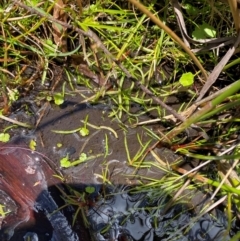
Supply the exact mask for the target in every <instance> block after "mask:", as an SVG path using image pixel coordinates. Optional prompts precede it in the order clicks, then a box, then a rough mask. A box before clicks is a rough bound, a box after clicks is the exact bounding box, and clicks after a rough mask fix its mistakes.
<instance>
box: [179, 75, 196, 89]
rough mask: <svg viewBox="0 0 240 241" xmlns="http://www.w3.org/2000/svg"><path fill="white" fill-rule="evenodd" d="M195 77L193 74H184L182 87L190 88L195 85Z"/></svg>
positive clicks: (181, 79) (181, 81)
mask: <svg viewBox="0 0 240 241" xmlns="http://www.w3.org/2000/svg"><path fill="white" fill-rule="evenodd" d="M193 80H194V75H193V74H192V73H191V72H188V73H184V74H183V75H182V76H181V78H180V80H179V82H180V84H181V85H182V86H190V85H192V84H193Z"/></svg>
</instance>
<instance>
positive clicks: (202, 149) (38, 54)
mask: <svg viewBox="0 0 240 241" xmlns="http://www.w3.org/2000/svg"><path fill="white" fill-rule="evenodd" d="M238 11H239V10H238V8H237V1H236V0H229V1H228V2H227V1H206V0H199V1H196V2H195V3H193V2H192V1H187V0H184V1H182V2H181V4H180V3H179V2H178V1H175V0H172V1H169V0H165V1H147V0H146V1H143V2H142V3H140V2H138V1H136V0H129V1H120V0H119V1H117V0H116V1H110V0H96V1H81V0H80V1H71V0H65V1H64V0H55V1H35V0H24V1H17V0H13V1H2V2H1V5H0V18H1V23H0V24H1V28H0V31H1V34H0V43H1V46H2V48H1V49H0V61H1V63H2V64H1V67H0V76H1V83H0V99H1V105H0V108H1V114H0V118H1V119H2V120H4V121H5V122H4V123H5V127H3V128H2V129H1V133H0V140H1V141H2V142H7V141H9V138H10V136H9V130H10V129H14V128H18V127H20V126H21V127H24V128H28V129H36V128H37V127H38V125H39V123H40V122H41V119H42V118H43V116H44V111H42V110H44V109H45V106H46V104H48V103H51V104H53V105H58V106H61V105H63V104H64V102H65V100H67V99H68V97H69V96H74V95H76V94H78V95H80V96H81V97H82V98H83V101H82V102H83V103H90V104H91V105H96V106H98V105H102V106H106V108H107V111H105V110H104V111H105V112H107V117H106V115H104V117H102V118H109V119H110V121H116V122H117V123H118V125H119V129H121V130H122V131H123V132H124V135H125V138H123V140H122V142H123V143H124V146H125V152H126V157H127V164H128V166H129V167H131V168H133V172H132V174H131V175H129V176H134V179H135V180H137V181H136V183H137V184H138V185H137V186H136V187H134V188H133V189H132V192H133V193H138V192H146V193H148V192H151V194H152V198H153V199H154V201H156V199H157V198H158V197H159V195H162V193H163V192H164V193H166V195H168V196H170V197H171V199H169V201H168V204H167V205H166V207H165V212H166V210H167V209H168V208H169V207H171V205H173V204H175V203H177V202H179V201H181V200H184V198H186V195H187V194H186V193H184V190H190V191H191V190H193V189H194V190H197V189H198V188H203V187H204V188H205V192H206V193H208V194H209V195H210V196H211V197H210V198H209V200H208V202H207V203H206V206H205V209H203V210H201V211H200V212H199V213H198V215H197V218H200V217H201V216H202V215H204V214H205V213H208V212H209V213H210V212H211V210H212V209H214V208H215V207H216V206H219V205H221V208H222V207H223V211H224V212H225V213H226V216H227V218H228V230H230V229H231V226H232V223H233V222H237V221H238V222H239V218H240V216H239V211H240V210H239V209H240V203H239V198H240V189H239V187H240V186H239V185H240V177H239V176H240V173H239V172H240V164H239V158H240V149H239V135H240V132H239V129H240V128H239V121H240V118H239V113H240V112H239V104H240V100H239V90H240V79H238V76H239V73H240V68H239V62H240V61H239V58H240V57H239V50H240V49H239V43H240V31H239V30H240V25H239V22H240V19H239V18H240V17H239V13H238ZM19 108H22V109H24V111H25V112H26V113H27V114H28V115H30V116H31V115H37V118H36V122H35V123H34V124H33V123H27V122H24V121H20V120H16V119H14V118H11V114H12V113H14V111H15V110H17V109H19ZM39 110H41V111H39ZM104 111H103V112H104ZM68 118H69V119H71V114H69V117H68ZM6 123H8V125H6ZM2 126H3V125H2ZM140 126H141V127H142V130H143V131H144V134H145V136H147V137H148V140H145V139H144V138H142V136H141V135H140V134H139V135H138V144H139V149H138V150H137V151H136V152H135V153H134V154H133V153H132V152H131V151H130V150H129V142H131V139H130V138H129V137H128V132H129V131H130V130H132V129H134V128H137V127H140ZM93 130H97V132H98V131H102V130H108V131H109V132H111V133H112V135H113V136H114V137H116V138H117V137H118V134H117V131H116V130H114V129H113V128H112V127H110V126H107V125H106V126H105V125H101V126H96V125H95V124H92V123H91V120H90V119H88V116H86V118H85V119H84V120H82V124H81V126H80V127H79V128H77V129H74V130H66V129H65V127H63V129H62V130H55V129H54V128H53V130H52V131H53V132H54V133H57V134H59V135H66V134H72V133H77V134H79V135H80V136H89V138H91V134H92V131H93ZM97 132H96V135H97ZM94 135H95V134H94ZM94 135H93V136H94ZM108 143H109V140H108V136H107V135H105V140H104V145H105V146H104V152H103V153H98V154H96V155H91V153H90V154H89V153H85V152H81V153H80V154H79V159H77V160H74V161H73V160H70V159H69V157H68V155H66V156H65V157H63V158H62V159H61V160H60V165H61V167H64V168H69V167H71V168H74V167H75V166H76V165H79V164H81V163H85V162H88V161H90V160H92V159H94V158H95V157H101V158H102V159H103V162H104V161H106V159H107V156H108V154H109V153H110V150H109V144H108ZM59 145H61V143H59ZM86 145H87V143H86ZM34 148H35V147H34ZM161 148H165V149H168V150H169V151H172V153H175V154H177V155H175V154H173V155H174V157H175V160H173V161H169V160H163V159H162V158H161V157H160V156H159V155H158V152H157V151H156V150H157V149H160V150H161ZM153 160H154V161H153ZM186 163H188V164H189V163H191V165H190V166H191V168H188V169H185V166H184V164H186ZM107 167H108V165H107V164H106V169H104V170H103V173H102V174H101V175H100V174H98V177H100V178H101V179H102V181H103V183H106V184H112V183H111V180H110V178H109V177H110V176H111V173H109V170H108V169H107ZM151 168H157V169H158V170H159V172H163V173H164V175H163V176H162V178H161V179H155V178H154V177H149V176H144V175H142V174H139V173H138V171H139V170H140V169H148V170H150V169H151ZM136 183H135V184H136ZM160 189H161V190H162V191H161V192H159V190H160ZM86 190H88V189H86ZM73 193H74V194H75V195H76V197H72V196H69V197H66V196H65V197H64V198H65V199H66V200H67V202H66V203H72V204H73V205H77V202H76V200H78V199H79V198H80V199H83V200H85V196H84V195H85V194H86V193H87V192H85V193H84V194H80V193H78V192H77V191H76V192H74V191H73ZM86 195H87V194H86ZM186 200H188V199H185V202H187V201H186ZM82 203H83V202H82ZM85 203H86V202H85V201H84V205H83V206H84V211H81V212H82V214H83V215H84V214H85V213H86V212H85V206H86V205H85ZM66 205H67V204H66ZM80 206H81V205H79V207H80ZM0 207H1V211H0V214H2V215H5V213H6V212H5V211H4V210H2V209H3V208H4V207H3V205H1V204H0ZM194 208H195V207H193V209H194ZM78 212H79V210H78ZM84 220H85V222H87V220H86V219H84ZM236 239H237V236H235V237H233V238H232V240H236Z"/></svg>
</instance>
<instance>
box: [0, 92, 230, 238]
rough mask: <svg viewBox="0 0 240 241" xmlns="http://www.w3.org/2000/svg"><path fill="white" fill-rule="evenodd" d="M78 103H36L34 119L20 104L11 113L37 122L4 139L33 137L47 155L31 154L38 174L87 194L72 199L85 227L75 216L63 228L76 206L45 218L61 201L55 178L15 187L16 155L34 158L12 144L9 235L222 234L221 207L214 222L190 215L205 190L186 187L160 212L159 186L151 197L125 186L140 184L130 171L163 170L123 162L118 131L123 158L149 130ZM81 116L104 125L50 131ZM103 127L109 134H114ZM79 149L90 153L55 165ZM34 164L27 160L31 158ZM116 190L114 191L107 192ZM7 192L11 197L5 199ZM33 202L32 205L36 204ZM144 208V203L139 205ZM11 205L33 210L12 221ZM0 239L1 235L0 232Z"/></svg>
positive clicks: (103, 107) (149, 174) (165, 153)
mask: <svg viewBox="0 0 240 241" xmlns="http://www.w3.org/2000/svg"><path fill="white" fill-rule="evenodd" d="M82 101H83V98H82V97H81V95H80V94H75V95H74V96H71V95H69V96H67V97H66V100H65V102H64V104H63V105H61V106H56V105H54V104H45V105H43V108H42V109H40V112H38V114H35V117H34V116H33V115H29V114H27V113H26V112H25V111H24V110H22V109H21V108H20V109H19V110H16V111H15V112H14V113H12V115H11V118H16V119H17V120H19V121H23V122H27V123H32V124H33V125H36V123H37V128H35V129H34V130H27V129H25V128H18V129H12V130H11V131H10V134H11V136H12V140H11V143H12V145H14V146H15V147H18V146H19V145H21V146H23V145H26V146H29V143H30V141H31V140H35V141H36V143H37V146H36V151H38V152H39V153H42V154H44V156H46V157H47V158H44V156H41V155H40V156H39V155H38V158H40V159H41V160H42V161H41V163H42V164H41V165H40V166H41V169H40V171H39V173H40V174H41V175H42V176H44V182H45V176H46V178H49V177H52V174H53V173H55V174H58V175H59V174H60V173H61V174H62V175H63V176H64V179H65V183H64V184H63V185H65V186H66V185H67V186H68V187H70V189H71V188H74V190H78V191H79V192H80V193H84V195H87V201H86V199H84V201H83V200H82V199H81V198H79V199H78V205H79V206H81V207H82V210H83V212H84V215H85V216H86V217H87V218H88V222H89V229H88V230H87V229H85V228H84V227H83V226H84V224H83V216H79V217H78V219H77V225H76V226H77V229H76V230H73V231H72V232H73V233H75V234H74V235H73V236H71V231H69V230H68V227H70V226H69V225H70V223H71V221H72V216H73V213H74V212H76V208H77V205H70V206H68V208H70V214H69V213H67V214H66V210H65V214H66V216H67V217H68V218H67V219H70V221H66V218H64V217H63V216H62V212H57V214H58V215H60V217H57V218H56V220H55V219H54V217H53V216H51V215H50V217H52V218H50V217H49V214H50V213H52V212H53V211H54V210H56V209H57V205H59V206H61V202H62V199H61V198H60V204H58V203H59V200H58V199H59V196H62V194H61V195H60V194H59V193H58V191H56V190H55V191H49V188H51V186H53V185H55V184H56V183H58V184H59V183H61V181H59V179H58V180H55V182H49V181H47V179H46V183H45V185H42V186H40V188H39V190H38V191H37V192H35V193H34V194H33V195H30V196H29V193H28V191H26V190H25V189H22V185H21V184H22V182H23V180H25V177H24V176H22V173H24V172H23V171H21V170H25V168H24V166H23V162H22V160H26V157H27V160H29V161H30V160H34V158H33V156H31V155H32V154H31V155H30V153H31V152H29V153H26V152H21V149H17V153H14V158H13V159H9V160H11V161H12V160H14V162H15V163H17V162H20V163H22V164H19V165H16V168H17V169H14V167H15V166H14V164H13V162H12V164H11V165H12V166H11V167H10V169H11V171H8V172H9V173H12V174H14V173H17V174H16V175H17V176H19V177H21V178H20V179H19V180H20V182H16V181H15V179H16V177H11V178H10V179H9V182H10V183H15V187H14V186H13V188H10V187H7V188H6V183H4V182H3V181H1V186H0V187H1V190H2V191H5V192H6V197H3V199H4V200H5V203H6V202H7V203H8V205H10V203H11V202H12V203H13V204H12V206H11V207H10V206H9V207H8V208H9V209H11V210H15V211H13V213H15V214H14V215H13V216H11V218H12V220H9V221H7V219H6V220H5V221H4V222H5V226H7V227H8V229H9V228H10V229H11V228H12V229H11V231H12V232H13V231H14V228H15V227H16V229H15V232H14V233H13V234H12V238H11V240H13V241H15V240H27V238H29V237H32V239H31V240H35V239H34V238H35V237H36V235H37V237H38V240H43V241H45V240H61V239H60V238H59V237H58V236H59V235H60V236H61V235H62V233H64V231H61V229H63V230H67V231H66V232H65V233H68V232H70V233H68V234H66V236H65V237H68V239H66V238H65V240H85V241H87V240H90V237H87V235H88V234H86V232H85V231H86V230H87V232H88V231H90V232H89V233H91V239H92V240H94V241H98V240H102V241H103V240H138V241H140V240H149V241H151V240H221V239H220V238H222V234H223V233H224V232H225V230H226V223H227V222H226V218H224V217H225V216H224V214H223V213H222V212H221V211H219V212H218V215H219V219H220V220H221V221H218V222H216V221H214V220H213V219H212V218H211V216H210V215H209V214H207V215H204V216H203V217H201V218H199V219H198V220H197V222H196V220H194V217H195V216H196V214H197V213H199V211H200V210H201V209H202V208H203V206H204V204H205V203H206V201H207V200H208V199H209V196H208V195H206V193H205V191H204V190H203V189H202V190H199V191H197V192H196V191H187V190H186V192H185V198H184V201H183V203H179V204H176V205H174V206H173V207H172V208H170V209H169V210H168V211H167V212H166V213H165V211H166V210H165V208H164V207H165V206H166V204H167V201H168V200H169V197H170V195H171V194H170V193H163V192H162V191H161V190H159V193H160V194H159V196H158V197H151V195H152V191H151V190H149V192H147V193H138V194H136V193H131V192H130V191H129V190H131V187H135V186H136V185H137V184H140V183H144V182H145V180H146V179H143V178H136V176H137V177H140V176H142V177H143V176H144V177H145V178H152V179H156V180H160V179H161V178H162V177H163V176H164V175H165V172H163V171H162V170H161V169H159V168H157V167H156V166H157V165H155V166H154V165H152V166H151V168H149V167H148V168H143V169H139V170H137V171H136V169H135V168H133V167H130V166H129V164H128V156H127V152H126V147H125V143H124V138H125V135H126V140H127V146H128V150H129V155H130V157H131V160H132V159H133V157H134V155H135V154H136V153H137V152H138V151H139V150H140V149H141V145H140V143H139V139H140V140H141V142H142V143H146V142H147V141H149V146H150V145H151V144H154V143H155V140H153V139H152V138H151V137H150V136H149V134H148V132H147V131H146V129H144V128H143V127H136V128H131V127H130V126H131V121H130V118H128V117H127V116H125V117H124V118H123V119H125V121H123V123H119V122H118V121H114V120H111V119H110V118H109V117H108V115H109V114H110V112H111V110H112V109H111V104H97V105H93V104H88V103H87V104H86V103H82ZM139 110H140V107H139V106H133V111H135V112H136V113H137V112H138V111H139ZM87 115H88V123H90V124H92V125H95V126H105V127H108V129H100V130H99V129H95V128H92V127H89V130H90V134H89V135H88V136H86V137H83V136H81V135H80V134H79V132H75V133H71V134H59V133H55V132H53V131H54V130H59V131H60V130H61V131H69V130H76V129H78V128H79V127H82V126H83V123H82V122H80V120H82V121H83V120H85V119H86V116H87ZM39 118H41V119H39ZM148 118H149V116H146V117H141V120H146V119H148ZM3 124H5V123H3ZM109 127H110V128H112V130H114V131H115V132H116V134H117V136H116V135H115V134H114V132H113V131H111V130H110V129H109ZM126 128H127V129H126ZM148 128H156V126H148ZM126 130H127V131H126ZM106 141H107V142H108V143H107V146H108V148H107V149H108V151H107V152H108V155H106ZM81 153H85V154H87V156H93V157H94V158H93V159H92V160H89V161H87V162H85V163H82V164H79V165H76V166H74V167H69V168H62V167H61V166H60V160H61V159H62V158H64V157H66V156H68V158H69V159H70V160H76V159H78V158H79V156H80V155H81ZM156 153H157V155H158V156H159V157H160V159H161V160H162V161H164V162H167V163H172V162H174V161H176V160H177V159H178V158H179V156H177V155H176V154H174V153H173V152H172V151H170V150H168V149H166V148H160V149H157V150H156ZM4 155H6V153H4ZM21 155H25V156H21ZM34 155H37V153H34ZM6 158H8V157H6V156H3V157H2V158H0V161H1V162H4V160H5V159H6ZM144 160H145V161H146V162H151V163H152V164H154V163H155V164H157V160H156V159H155V158H154V157H153V156H152V155H148V156H146V157H145V159H144ZM35 162H36V160H35ZM35 162H34V161H33V163H35ZM45 162H47V165H48V168H44V166H45V167H46V163H45ZM34 165H35V164H34ZM21 168H22V169H21ZM7 169H8V167H7V166H6V167H2V170H1V174H2V172H4V171H6V170H7ZM106 170H108V172H106ZM104 173H107V178H108V182H106V181H104V178H103V175H104ZM133 174H134V175H133ZM41 175H40V176H41ZM35 177H36V178H37V179H36V180H32V179H31V182H33V183H35V182H37V180H38V179H39V175H38V176H35ZM1 178H2V177H1ZM1 180H2V179H1ZM109 183H111V185H109ZM61 185H62V184H61ZM26 186H27V188H28V189H27V190H29V191H31V189H32V187H33V184H32V183H31V184H30V183H26ZM87 187H92V188H93V190H94V191H93V192H92V193H91V194H89V193H88V194H86V188H87ZM156 188H157V186H156ZM14 190H17V192H16V193H15V192H14ZM20 193H22V194H23V196H24V197H23V198H19V196H18V195H19V194H20ZM116 193H118V195H112V194H116ZM3 196H4V195H3ZM28 196H29V198H30V204H29V203H27V204H26V201H25V197H28ZM8 198H10V199H11V200H12V201H9V200H8ZM36 203H38V207H37V208H36ZM75 204H76V203H75ZM19 206H20V207H19ZM146 207H148V208H147V209H145V208H146ZM71 208H72V209H71ZM19 210H20V211H22V210H30V211H31V212H35V214H34V215H32V218H26V216H25V215H22V216H21V215H20V216H21V220H20V221H21V222H20V221H17V220H16V219H15V220H13V219H14V217H15V218H16V217H19V214H18V211H19ZM74 210H75V211H74ZM30 211H29V212H30ZM67 211H69V210H67ZM71 212H72V213H71ZM63 213H64V211H63ZM28 216H29V215H28ZM34 216H35V217H34ZM215 216H216V213H215ZM24 218H25V219H24ZM63 219H64V220H65V223H66V225H65V228H63V227H61V226H59V225H58V223H59V220H63ZM39 220H41V222H40V223H41V224H38V222H37V221H39ZM19 222H20V223H21V225H20V223H19ZM191 222H192V225H190V226H187V227H185V225H186V224H189V223H191ZM63 223H64V222H63ZM43 224H44V225H43ZM14 225H15V227H14ZM3 226H4V225H3ZM44 226H46V227H48V228H46V229H45V228H43V227H44ZM33 227H34V228H33ZM40 227H41V228H40ZM49 227H50V229H49ZM81 227H82V228H81ZM39 228H40V229H41V230H42V231H41V232H39ZM178 229H179V230H180V229H181V231H180V232H178V235H176V237H172V236H171V234H172V233H173V232H175V231H177V230H178ZM103 230H105V232H103ZM3 233H4V232H3ZM202 233H203V234H204V235H205V236H206V235H208V236H206V237H208V239H196V237H197V236H201V234H202ZM8 234H9V233H8ZM68 235H69V236H68ZM10 236H11V235H10ZM24 237H26V238H24ZM224 238H225V239H224V240H228V239H229V237H228V235H227V236H224ZM5 240H8V238H5Z"/></svg>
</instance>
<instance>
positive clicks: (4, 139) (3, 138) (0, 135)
mask: <svg viewBox="0 0 240 241" xmlns="http://www.w3.org/2000/svg"><path fill="white" fill-rule="evenodd" d="M9 139H10V135H9V134H8V133H0V141H1V142H8V141H9Z"/></svg>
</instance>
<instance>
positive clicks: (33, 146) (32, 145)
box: [29, 140, 37, 151]
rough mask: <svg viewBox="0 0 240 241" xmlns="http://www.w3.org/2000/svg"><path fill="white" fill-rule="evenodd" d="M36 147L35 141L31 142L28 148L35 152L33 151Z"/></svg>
mask: <svg viewBox="0 0 240 241" xmlns="http://www.w3.org/2000/svg"><path fill="white" fill-rule="evenodd" d="M36 146H37V143H36V141H34V140H31V141H30V143H29V148H30V149H31V150H32V151H35V150H36Z"/></svg>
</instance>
